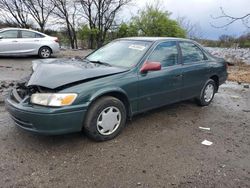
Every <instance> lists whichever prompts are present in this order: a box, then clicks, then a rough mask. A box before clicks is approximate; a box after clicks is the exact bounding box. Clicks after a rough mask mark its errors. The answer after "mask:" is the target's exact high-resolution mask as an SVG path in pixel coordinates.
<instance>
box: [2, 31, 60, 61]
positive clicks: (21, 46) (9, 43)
mask: <svg viewBox="0 0 250 188" xmlns="http://www.w3.org/2000/svg"><path fill="white" fill-rule="evenodd" d="M59 50H60V45H59V42H58V38H57V37H51V36H48V35H46V34H43V33H40V32H37V31H33V30H30V29H20V28H5V29H0V56H1V55H39V56H40V57H41V58H49V57H50V56H51V54H56V53H58V52H59Z"/></svg>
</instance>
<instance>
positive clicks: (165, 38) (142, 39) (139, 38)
mask: <svg viewBox="0 0 250 188" xmlns="http://www.w3.org/2000/svg"><path fill="white" fill-rule="evenodd" d="M120 39H124V40H137V41H151V42H156V41H163V40H177V41H192V40H189V39H184V38H176V37H126V38H120Z"/></svg>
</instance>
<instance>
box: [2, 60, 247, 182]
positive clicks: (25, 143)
mask: <svg viewBox="0 0 250 188" xmlns="http://www.w3.org/2000/svg"><path fill="white" fill-rule="evenodd" d="M32 59H34V58H33V57H31V58H15V59H10V58H9V59H7V58H1V59H0V80H1V79H2V78H5V79H3V80H5V81H4V83H5V84H7V85H8V83H9V82H10V79H6V78H16V79H17V80H18V79H20V77H21V76H23V75H27V74H28V73H29V71H30V65H31V60H32ZM4 66H5V68H4ZM6 66H11V68H6ZM9 69H13V70H9ZM8 71H9V73H7V72H8ZM2 73H3V74H6V77H5V76H3V74H2ZM2 83H3V81H2ZM249 122H250V89H248V88H244V87H243V85H239V84H237V83H233V82H228V83H227V84H224V85H222V87H221V88H220V90H219V93H217V94H216V96H215V99H214V101H213V102H212V103H211V105H210V106H209V107H203V108H201V107H198V106H197V105H196V104H195V103H194V102H193V101H185V102H181V103H178V104H174V105H170V106H166V107H164V108H160V109H158V110H153V111H150V112H147V113H144V114H141V115H138V116H136V117H134V118H133V120H132V121H129V122H128V123H127V127H126V128H125V129H124V130H123V132H122V134H121V135H120V136H119V137H117V138H116V139H114V140H111V141H108V142H104V143H96V142H93V141H91V140H89V139H87V138H86V137H85V136H84V134H82V133H76V134H69V135H64V136H50V137H45V136H39V135H33V134H30V133H27V132H24V131H22V130H20V129H19V128H17V127H16V126H15V125H14V123H13V121H12V120H11V119H10V117H9V115H8V113H7V112H6V111H5V109H4V104H3V103H0V141H1V144H0V187H249V186H250V163H249V161H250V124H249ZM199 126H202V127H209V128H210V129H211V130H210V131H208V130H201V129H199ZM205 139H207V140H209V141H211V142H213V144H212V145H211V146H204V145H202V144H201V142H202V141H203V140H205Z"/></svg>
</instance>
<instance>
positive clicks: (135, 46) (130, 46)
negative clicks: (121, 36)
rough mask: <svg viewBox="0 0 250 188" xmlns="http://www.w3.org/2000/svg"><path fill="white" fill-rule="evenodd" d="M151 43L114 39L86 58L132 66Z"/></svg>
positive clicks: (113, 64) (112, 64)
mask: <svg viewBox="0 0 250 188" xmlns="http://www.w3.org/2000/svg"><path fill="white" fill-rule="evenodd" d="M151 44H152V43H151V42H148V41H133V40H119V41H114V42H111V43H109V44H107V45H105V46H104V47H102V48H100V49H98V50H97V51H95V52H94V53H92V54H90V55H89V56H88V57H87V58H86V59H87V60H89V61H94V62H103V63H108V64H110V65H111V66H121V67H132V66H134V65H136V64H137V63H138V62H139V60H140V59H141V58H142V56H143V55H144V54H145V52H146V51H147V49H148V48H149V47H150V45H151Z"/></svg>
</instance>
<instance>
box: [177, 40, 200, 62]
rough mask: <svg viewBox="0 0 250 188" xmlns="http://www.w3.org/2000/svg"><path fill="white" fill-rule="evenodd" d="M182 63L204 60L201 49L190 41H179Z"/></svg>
mask: <svg viewBox="0 0 250 188" xmlns="http://www.w3.org/2000/svg"><path fill="white" fill-rule="evenodd" d="M179 45H180V48H181V52H182V61H183V63H184V64H189V63H194V62H198V61H203V60H205V55H204V53H203V52H202V51H201V49H200V48H199V47H198V46H196V45H195V44H193V43H191V42H180V43H179Z"/></svg>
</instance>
